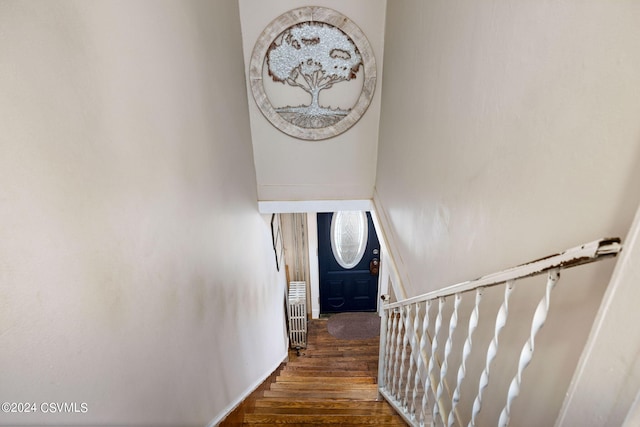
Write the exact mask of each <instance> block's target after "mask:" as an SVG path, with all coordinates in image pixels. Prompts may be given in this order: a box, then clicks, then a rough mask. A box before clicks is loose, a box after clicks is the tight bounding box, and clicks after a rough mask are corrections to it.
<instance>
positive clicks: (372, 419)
mask: <svg viewBox="0 0 640 427" xmlns="http://www.w3.org/2000/svg"><path fill="white" fill-rule="evenodd" d="M398 421H400V422H401V424H398ZM244 422H245V423H247V424H253V423H259V424H270V425H277V424H329V425H345V424H349V423H351V424H359V425H362V424H364V425H375V426H379V425H404V422H403V421H402V419H401V418H400V417H399V416H398V415H384V414H382V415H324V414H315V415H314V414H245V416H244Z"/></svg>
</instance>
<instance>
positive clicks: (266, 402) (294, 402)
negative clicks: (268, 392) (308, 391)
mask: <svg viewBox="0 0 640 427" xmlns="http://www.w3.org/2000/svg"><path fill="white" fill-rule="evenodd" d="M255 407H257V408H258V407H279V408H308V407H312V408H316V409H329V408H336V409H357V408H364V409H375V408H379V407H388V408H389V409H391V407H390V406H389V405H387V403H386V402H385V401H383V400H378V401H365V402H358V401H348V400H346V401H340V402H327V401H326V400H322V399H281V398H264V399H260V400H258V401H256V402H255Z"/></svg>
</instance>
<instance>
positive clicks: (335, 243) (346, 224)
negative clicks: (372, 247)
mask: <svg viewBox="0 0 640 427" xmlns="http://www.w3.org/2000/svg"><path fill="white" fill-rule="evenodd" d="M368 237H369V229H368V227H367V214H366V213H365V212H361V211H341V212H336V213H334V214H333V217H332V218H331V250H332V251H333V256H334V257H335V259H336V261H338V264H340V266H341V267H342V268H346V269H350V268H353V267H355V266H356V265H358V263H359V262H360V260H361V259H362V257H363V255H364V251H365V248H366V247H367V239H368Z"/></svg>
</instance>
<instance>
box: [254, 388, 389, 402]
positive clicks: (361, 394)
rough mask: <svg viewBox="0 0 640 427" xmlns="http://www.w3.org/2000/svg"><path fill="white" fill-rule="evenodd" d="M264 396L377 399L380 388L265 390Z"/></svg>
mask: <svg viewBox="0 0 640 427" xmlns="http://www.w3.org/2000/svg"><path fill="white" fill-rule="evenodd" d="M263 396H264V397H289V398H303V397H312V398H314V399H353V400H376V399H377V398H378V389H377V388H373V389H370V390H367V389H362V390H360V389H351V390H335V391H333V390H296V389H294V390H265V391H264V394H263Z"/></svg>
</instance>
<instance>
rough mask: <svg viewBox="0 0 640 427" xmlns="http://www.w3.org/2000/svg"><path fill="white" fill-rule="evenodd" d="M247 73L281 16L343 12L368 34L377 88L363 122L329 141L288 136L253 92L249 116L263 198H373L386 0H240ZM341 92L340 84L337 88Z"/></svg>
mask: <svg viewBox="0 0 640 427" xmlns="http://www.w3.org/2000/svg"><path fill="white" fill-rule="evenodd" d="M239 3H240V16H241V21H242V40H243V47H244V58H245V72H246V73H247V75H248V70H249V63H250V59H251V54H252V51H253V48H254V46H255V43H256V41H257V40H258V38H259V36H260V34H261V33H262V31H263V30H264V29H265V27H267V25H269V23H270V22H271V21H273V20H274V19H276V18H277V17H278V16H280V15H281V14H283V13H285V12H287V11H289V10H291V9H295V8H298V7H303V6H322V7H327V8H331V9H334V10H337V11H338V12H340V13H342V14H344V15H345V16H347V17H348V18H349V19H351V20H352V21H353V22H354V23H355V24H356V25H357V26H358V27H360V29H361V30H362V32H363V33H364V34H365V36H366V37H367V39H368V40H369V43H370V44H371V48H372V49H373V52H374V55H375V59H376V65H377V76H378V79H377V82H376V90H375V93H374V96H373V99H372V101H371V104H370V105H369V108H368V109H367V111H366V113H365V114H364V115H363V116H362V118H361V119H360V120H359V121H358V122H357V123H356V124H355V125H354V126H353V127H352V128H351V129H349V130H347V131H346V132H344V133H342V134H340V135H338V136H335V137H333V138H330V139H327V140H323V141H305V140H300V139H296V138H293V137H291V136H289V135H286V134H284V133H282V132H280V131H279V130H278V129H276V128H275V127H274V126H272V125H271V123H269V122H268V121H267V119H265V117H264V116H263V115H262V113H261V112H260V110H259V109H258V107H257V106H256V103H255V101H254V99H253V95H252V94H251V92H249V99H248V103H249V114H250V118H251V133H252V138H253V151H254V158H255V166H256V175H257V182H258V199H259V200H267V201H268V200H285V201H287V200H293V201H297V200H323V199H332V200H334V199H338V200H348V199H371V198H372V197H373V187H374V181H375V174H376V162H377V154H378V147H377V145H378V121H379V117H380V99H381V98H380V96H381V80H382V61H383V47H384V31H383V29H384V19H385V6H386V0H349V1H347V2H345V1H342V0H240V1H239ZM332 90H335V91H339V84H338V85H336V86H335V87H334V89H332ZM305 102H306V100H305Z"/></svg>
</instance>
